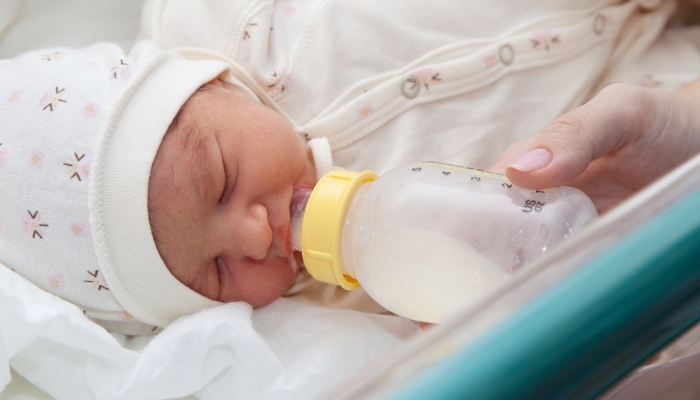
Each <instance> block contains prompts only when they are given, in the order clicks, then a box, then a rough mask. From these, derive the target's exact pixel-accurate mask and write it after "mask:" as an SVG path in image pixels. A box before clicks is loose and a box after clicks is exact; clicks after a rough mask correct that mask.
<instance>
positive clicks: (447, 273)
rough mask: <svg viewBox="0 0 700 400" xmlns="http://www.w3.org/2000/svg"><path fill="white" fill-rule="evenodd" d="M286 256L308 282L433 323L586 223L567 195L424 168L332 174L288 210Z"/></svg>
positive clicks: (583, 207)
mask: <svg viewBox="0 0 700 400" xmlns="http://www.w3.org/2000/svg"><path fill="white" fill-rule="evenodd" d="M290 211H291V219H292V220H291V231H292V241H293V243H294V247H295V248H296V249H297V250H300V251H301V252H302V255H303V258H304V264H305V265H306V268H307V270H308V272H309V273H310V274H311V275H312V276H313V277H314V278H315V279H317V280H319V281H322V282H326V283H332V284H336V285H340V286H341V287H343V288H345V289H347V290H354V289H357V288H358V287H360V285H361V286H362V287H363V288H364V289H365V291H366V292H367V294H369V296H371V297H372V298H373V299H374V300H375V301H377V302H378V303H379V304H381V305H382V306H383V307H384V308H386V309H387V310H389V311H391V312H393V313H395V314H398V315H401V316H404V317H406V318H410V319H413V320H417V321H425V322H439V321H440V320H442V319H444V318H445V317H446V316H447V315H449V314H451V313H452V312H454V311H456V310H457V309H459V308H460V307H464V306H465V305H466V304H469V303H473V302H475V301H476V300H478V299H479V298H481V297H482V296H483V295H485V294H486V293H488V292H490V291H492V290H493V289H494V288H495V287H497V286H498V285H500V284H501V283H503V282H504V281H505V280H507V279H508V278H509V277H510V276H512V275H513V274H514V273H515V272H516V271H518V270H519V269H520V268H521V267H522V266H523V265H525V264H527V263H528V262H529V261H530V260H533V259H535V258H536V257H538V256H539V255H541V254H543V253H545V252H547V251H548V250H549V249H551V248H552V247H554V246H556V245H557V244H558V243H559V242H561V241H562V240H565V239H566V238H568V237H569V236H570V235H571V234H573V233H575V232H576V231H578V230H580V229H581V228H582V227H583V226H584V225H586V224H587V223H588V222H590V221H592V220H594V219H595V218H597V215H598V214H597V212H596V208H595V206H594V205H593V203H592V202H591V200H590V199H589V198H588V197H587V196H586V195H585V194H583V192H581V191H579V190H577V189H574V188H570V187H557V188H551V189H543V190H530V189H523V188H520V187H518V186H515V185H513V184H512V183H511V182H510V181H508V179H507V178H506V177H505V176H504V175H501V174H496V173H493V172H488V171H483V170H480V169H473V168H465V167H459V166H454V165H448V164H440V163H433V162H420V163H415V164H410V165H406V166H403V167H401V168H397V169H395V170H393V171H390V172H388V173H386V174H385V175H382V176H381V177H379V178H378V177H377V175H376V174H375V173H374V172H371V171H364V172H360V173H357V172H350V171H333V172H330V173H328V174H326V175H325V176H324V177H323V178H321V180H320V181H319V182H318V183H317V184H316V187H315V188H314V189H313V191H311V189H300V190H297V191H295V193H294V195H293V198H292V204H291V210H290Z"/></svg>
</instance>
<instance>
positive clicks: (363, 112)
mask: <svg viewBox="0 0 700 400" xmlns="http://www.w3.org/2000/svg"><path fill="white" fill-rule="evenodd" d="M357 113H358V114H360V119H365V118H367V117H369V116H370V115H372V114H374V109H373V108H372V106H371V105H369V104H367V105H366V106H363V107H361V108H360V109H359V110H357Z"/></svg>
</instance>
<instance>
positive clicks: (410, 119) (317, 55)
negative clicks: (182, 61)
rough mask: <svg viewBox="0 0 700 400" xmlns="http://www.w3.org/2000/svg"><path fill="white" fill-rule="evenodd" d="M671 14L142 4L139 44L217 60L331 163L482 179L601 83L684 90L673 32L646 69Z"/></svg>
mask: <svg viewBox="0 0 700 400" xmlns="http://www.w3.org/2000/svg"><path fill="white" fill-rule="evenodd" d="M673 9H674V3H673V2H672V1H662V0H644V1H641V0H640V1H611V0H586V1H553V0H552V1H543V0H529V1H518V2H513V1H507V0H501V1H489V2H483V1H476V0H473V1H460V2H451V3H449V4H439V5H438V4H431V3H429V2H424V1H404V0H394V1H390V0H387V1H381V2H376V1H372V0H364V1H363V0H340V1H326V0H316V1H271V0H240V1H225V2H224V1H216V0H204V1H197V2H192V1H188V0H149V2H147V3H146V5H145V6H144V12H143V15H142V31H141V35H142V37H144V38H151V39H153V40H155V41H156V42H157V43H158V44H159V45H160V46H161V47H163V48H166V49H169V48H177V47H183V46H186V47H190V46H197V47H203V48H207V49H212V50H215V51H217V52H220V53H222V54H223V55H224V56H226V57H227V58H229V59H231V60H233V61H235V62H236V63H237V64H239V65H240V66H241V67H242V69H243V70H244V71H245V72H246V73H247V74H249V75H250V76H251V77H252V78H253V80H254V82H253V84H254V85H255V86H257V87H258V89H259V90H260V91H262V92H264V93H265V94H266V95H267V96H268V97H269V101H270V102H271V103H272V104H271V106H272V107H274V108H276V109H278V110H280V111H281V112H282V113H283V114H284V115H286V116H287V117H288V118H289V120H290V121H291V122H292V123H293V124H294V125H295V126H296V128H297V130H298V131H299V132H300V133H301V134H302V135H304V136H305V137H306V138H308V139H313V138H327V139H328V141H329V144H330V150H331V152H332V160H333V164H335V165H339V166H342V167H344V168H347V169H351V170H361V169H371V170H374V171H375V172H377V173H379V174H381V173H383V172H386V171H387V170H389V169H391V168H394V167H397V166H400V165H402V164H406V163H409V162H414V161H419V160H434V161H441V162H447V163H452V164H458V165H467V166H471V167H477V168H488V167H489V166H490V165H491V164H492V163H493V162H494V161H495V160H496V159H497V158H498V156H500V155H501V154H502V152H503V151H504V150H505V149H506V148H507V147H508V146H510V145H511V144H512V143H514V142H515V141H517V140H518V139H522V138H524V137H527V136H531V135H534V134H536V133H538V132H539V131H540V130H541V129H542V128H544V126H545V125H546V124H547V123H548V122H550V121H552V120H553V119H555V118H556V117H558V116H559V115H561V114H563V113H564V112H566V111H568V110H570V109H572V108H574V107H576V106H578V105H580V104H582V103H583V102H585V101H586V100H587V99H588V98H590V97H591V96H592V95H593V94H595V93H596V91H597V90H598V89H599V88H600V87H601V86H602V85H605V84H609V83H612V82H619V81H628V82H633V83H639V84H646V85H648V86H661V87H666V88H669V89H672V90H675V89H677V88H678V87H679V86H682V85H683V84H686V83H688V82H690V81H692V80H694V79H695V78H696V77H697V76H698V71H700V56H698V51H697V50H696V48H695V47H694V46H693V45H692V44H691V43H690V42H689V41H688V40H685V39H684V38H682V37H680V35H675V36H674V35H671V36H673V37H672V38H668V37H667V38H665V39H664V40H667V43H665V44H664V48H665V49H666V51H665V53H663V55H659V54H651V59H653V60H654V62H651V60H650V59H648V58H649V55H650V53H653V52H654V51H655V50H656V48H655V47H654V44H655V43H656V42H658V39H659V37H660V35H661V34H662V31H663V28H664V26H665V24H666V22H667V21H668V19H669V17H670V15H671V13H672V12H673ZM668 42H670V43H668ZM669 44H670V46H669ZM632 66H634V70H631V67H632ZM661 75H663V77H662V76H661ZM314 150H317V149H314ZM326 158H327V157H326ZM323 172H327V171H323Z"/></svg>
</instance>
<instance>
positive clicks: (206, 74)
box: [0, 41, 316, 335]
mask: <svg viewBox="0 0 700 400" xmlns="http://www.w3.org/2000/svg"><path fill="white" fill-rule="evenodd" d="M230 68H232V66H231V64H229V63H226V62H222V61H217V60H211V59H205V60H188V59H186V58H185V57H183V56H182V55H180V54H178V53H175V52H164V51H161V50H158V49H157V47H156V46H155V44H154V43H152V42H148V41H145V42H141V43H139V44H137V45H136V46H135V47H134V49H133V50H132V51H131V53H130V54H128V55H127V54H124V53H123V52H122V50H121V49H119V47H117V46H115V45H112V44H107V43H101V44H98V45H95V46H92V47H90V48H87V49H65V48H61V49H50V50H40V51H35V52H29V53H26V54H23V55H21V56H19V57H17V58H15V59H13V60H9V61H4V62H2V63H1V64H0V97H1V98H2V99H3V100H2V103H0V125H1V126H0V192H1V193H4V194H5V195H3V196H2V198H1V199H0V265H4V266H6V267H8V268H11V269H12V270H14V271H15V272H17V273H18V274H20V275H21V276H23V277H25V278H26V279H28V280H29V281H31V282H32V283H34V284H35V285H37V286H39V287H40V288H42V289H44V290H46V291H48V292H50V293H53V294H55V295H57V296H59V297H61V298H63V299H65V300H67V301H69V302H71V303H73V304H75V305H77V306H78V307H80V308H81V309H82V310H83V312H84V313H85V315H86V316H88V317H89V318H91V319H93V320H94V321H96V322H98V323H100V324H101V325H102V326H104V327H105V328H107V329H108V330H110V331H117V332H121V333H126V334H134V335H140V334H149V333H152V332H157V331H158V328H160V327H164V326H166V325H168V324H169V323H171V322H173V321H174V320H175V319H177V318H179V317H181V316H184V315H188V314H191V313H194V312H197V311H199V310H202V309H205V308H209V307H213V306H216V305H219V304H222V302H229V301H239V300H240V301H246V302H248V303H250V304H251V305H253V306H261V305H264V304H268V303H270V302H271V301H273V300H274V299H276V298H277V297H279V296H280V295H281V294H282V293H283V292H284V291H285V290H286V289H288V288H289V287H290V285H291V284H292V282H293V280H294V277H295V275H296V272H297V264H296V262H295V261H294V257H292V246H291V242H290V237H289V203H290V198H291V195H292V191H293V189H294V188H295V187H300V186H307V187H311V186H313V185H314V184H315V181H316V171H315V169H314V164H313V162H312V156H311V154H310V152H307V149H306V145H305V143H304V141H303V140H302V139H301V137H300V136H299V134H298V133H296V132H295V130H294V129H293V127H292V126H291V125H290V123H289V122H287V120H285V119H284V117H282V116H281V115H280V114H278V113H277V112H275V111H273V110H272V109H270V108H268V107H266V106H265V105H263V104H262V103H261V102H260V100H259V99H258V97H257V96H256V95H255V94H253V92H252V91H251V90H250V89H248V88H247V86H246V85H244V84H242V83H241V82H240V81H238V79H237V78H235V77H233V76H232V75H231V73H230ZM229 82H232V83H229ZM7 194H11V195H7Z"/></svg>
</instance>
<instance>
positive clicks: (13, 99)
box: [7, 89, 24, 103]
mask: <svg viewBox="0 0 700 400" xmlns="http://www.w3.org/2000/svg"><path fill="white" fill-rule="evenodd" d="M22 93H24V90H21V89H17V90H15V91H14V92H12V93H11V94H10V97H9V98H8V99H7V102H8V103H17V102H19V99H21V98H22Z"/></svg>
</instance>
